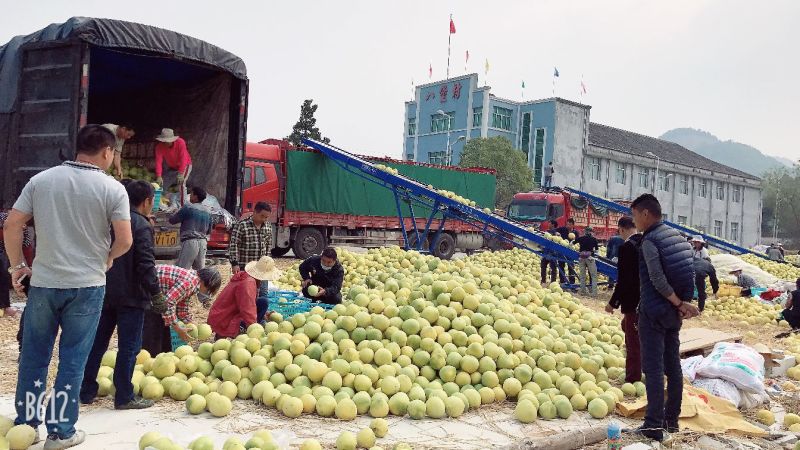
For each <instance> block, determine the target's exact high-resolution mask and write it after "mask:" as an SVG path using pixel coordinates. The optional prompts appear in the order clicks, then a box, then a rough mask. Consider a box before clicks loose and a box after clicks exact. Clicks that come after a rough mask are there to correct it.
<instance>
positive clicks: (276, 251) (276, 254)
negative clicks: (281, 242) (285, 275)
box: [269, 246, 292, 258]
mask: <svg viewBox="0 0 800 450" xmlns="http://www.w3.org/2000/svg"><path fill="white" fill-rule="evenodd" d="M291 249H292V247H291V246H289V247H286V248H280V247H273V249H272V250H270V251H269V254H270V255H272V257H273V258H280V257H281V256H283V255H285V254H287V253H289V250H291Z"/></svg>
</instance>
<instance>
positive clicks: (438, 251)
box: [431, 233, 456, 259]
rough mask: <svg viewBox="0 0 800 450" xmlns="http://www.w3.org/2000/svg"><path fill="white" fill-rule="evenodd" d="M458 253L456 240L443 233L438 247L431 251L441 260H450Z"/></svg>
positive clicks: (437, 243) (437, 244)
mask: <svg viewBox="0 0 800 450" xmlns="http://www.w3.org/2000/svg"><path fill="white" fill-rule="evenodd" d="M431 240H433V238H431ZM455 252H456V240H455V239H453V236H450V235H449V234H447V233H442V234H441V235H440V236H439V240H438V241H437V242H436V245H435V246H434V247H433V248H432V249H431V253H433V256H435V257H437V258H441V259H450V258H452V257H453V253H455Z"/></svg>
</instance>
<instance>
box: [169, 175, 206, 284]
mask: <svg viewBox="0 0 800 450" xmlns="http://www.w3.org/2000/svg"><path fill="white" fill-rule="evenodd" d="M190 192H191V193H190V194H189V204H188V205H183V207H181V209H179V210H178V212H176V213H175V214H173V215H172V216H171V217H170V218H169V223H171V224H176V223H180V224H181V231H180V241H181V249H180V251H179V252H178V259H177V261H175V265H176V266H178V267H183V268H184V269H194V270H200V269H202V268H203V267H205V266H206V250H207V249H208V235H209V234H211V222H212V220H211V211H210V210H209V209H208V207H207V206H206V205H204V204H203V201H204V200H205V199H206V196H207V194H206V191H205V189H203V188H201V187H200V186H192V188H191V189H190Z"/></svg>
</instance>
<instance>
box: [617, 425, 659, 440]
mask: <svg viewBox="0 0 800 450" xmlns="http://www.w3.org/2000/svg"><path fill="white" fill-rule="evenodd" d="M622 432H623V433H628V434H633V435H639V436H641V437H644V438H647V439H650V440H653V441H658V442H661V441H663V440H664V438H665V436H664V435H665V434H666V433H664V430H662V429H661V428H644V426H640V427H637V428H625V429H623V430H622Z"/></svg>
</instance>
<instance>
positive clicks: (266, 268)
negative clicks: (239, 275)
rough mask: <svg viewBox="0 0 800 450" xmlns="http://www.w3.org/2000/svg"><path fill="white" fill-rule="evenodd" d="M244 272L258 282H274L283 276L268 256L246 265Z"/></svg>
mask: <svg viewBox="0 0 800 450" xmlns="http://www.w3.org/2000/svg"><path fill="white" fill-rule="evenodd" d="M244 271H245V272H247V274H248V275H250V276H251V277H253V278H255V279H256V280H259V281H274V280H277V279H278V278H280V276H281V275H282V274H283V271H282V270H280V269H278V268H277V267H275V261H274V260H273V259H272V258H270V257H269V256H262V257H261V259H259V260H258V261H251V262H249V263H247V265H246V266H244Z"/></svg>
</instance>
